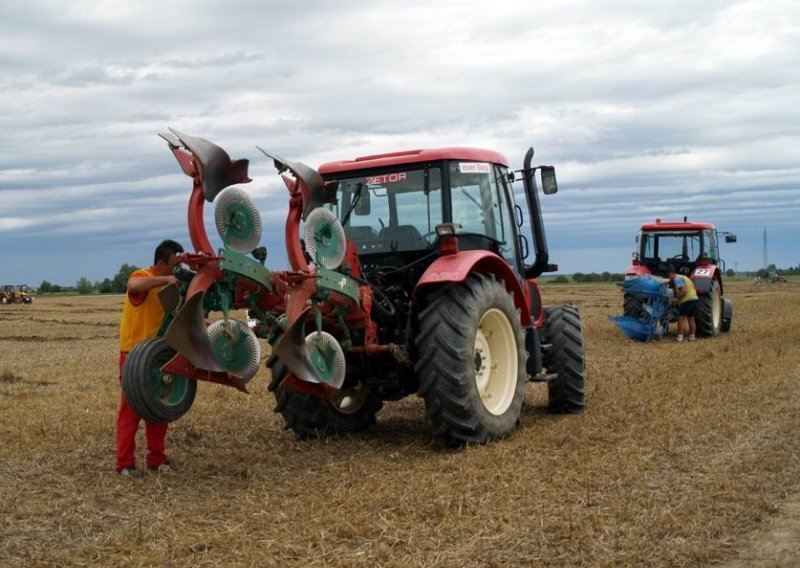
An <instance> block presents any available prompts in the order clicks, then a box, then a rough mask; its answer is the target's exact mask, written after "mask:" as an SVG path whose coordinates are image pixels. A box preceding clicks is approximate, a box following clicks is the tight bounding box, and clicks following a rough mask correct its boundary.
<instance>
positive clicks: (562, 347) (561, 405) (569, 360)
mask: <svg viewBox="0 0 800 568" xmlns="http://www.w3.org/2000/svg"><path fill="white" fill-rule="evenodd" d="M544 320H545V323H544V325H545V335H546V336H547V341H548V342H549V343H550V345H551V347H550V351H549V352H547V353H546V355H545V357H544V361H543V364H544V366H545V367H546V368H547V370H548V371H549V372H550V373H555V374H557V375H558V378H556V379H554V380H552V381H550V382H548V383H547V390H548V395H549V401H548V410H549V411H550V412H556V413H560V414H566V413H576V412H583V409H584V407H585V406H586V387H585V370H586V365H585V360H584V349H583V327H582V325H581V315H580V313H579V312H578V308H576V307H574V306H552V307H550V308H547V309H545V311H544Z"/></svg>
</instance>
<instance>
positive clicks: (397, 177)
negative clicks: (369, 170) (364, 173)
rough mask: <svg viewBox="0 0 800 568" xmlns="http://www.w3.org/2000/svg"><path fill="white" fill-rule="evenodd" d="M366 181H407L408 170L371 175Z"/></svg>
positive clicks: (378, 182)
mask: <svg viewBox="0 0 800 568" xmlns="http://www.w3.org/2000/svg"><path fill="white" fill-rule="evenodd" d="M365 181H366V182H367V185H385V184H387V183H397V182H398V181H406V172H398V173H396V174H383V175H380V176H369V177H367V179H366V180H365Z"/></svg>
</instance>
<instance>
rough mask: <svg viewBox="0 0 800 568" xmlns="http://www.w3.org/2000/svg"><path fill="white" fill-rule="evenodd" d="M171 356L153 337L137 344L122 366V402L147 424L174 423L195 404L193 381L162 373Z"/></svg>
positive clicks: (195, 387)
mask: <svg viewBox="0 0 800 568" xmlns="http://www.w3.org/2000/svg"><path fill="white" fill-rule="evenodd" d="M174 356H175V350H174V349H173V348H172V347H170V346H169V345H168V344H167V342H166V341H164V339H163V338H162V337H155V338H153V339H147V340H145V341H142V342H141V343H138V344H136V346H135V347H134V348H133V349H132V350H131V352H130V353H128V356H127V357H126V358H125V363H124V364H123V365H122V392H123V393H124V394H125V400H126V401H127V402H128V406H130V407H131V409H132V410H133V411H134V412H135V413H136V414H138V415H139V416H141V417H142V418H144V419H145V420H147V421H148V422H173V421H175V420H177V419H178V418H180V417H181V416H183V415H184V414H186V412H188V411H189V409H190V408H191V407H192V404H193V403H194V397H195V395H196V394H197V381H196V380H194V379H191V378H189V377H184V376H181V375H173V374H171V373H165V372H163V371H161V367H163V366H164V365H165V364H167V363H168V362H169V360H170V359H172V358H173V357H174Z"/></svg>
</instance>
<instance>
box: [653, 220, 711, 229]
mask: <svg viewBox="0 0 800 568" xmlns="http://www.w3.org/2000/svg"><path fill="white" fill-rule="evenodd" d="M701 229H711V230H713V229H715V227H714V225H712V224H711V223H700V222H692V223H690V222H687V221H683V222H680V223H677V222H676V223H673V222H669V221H668V222H663V221H661V219H656V222H655V223H645V224H644V225H642V231H698V230H701Z"/></svg>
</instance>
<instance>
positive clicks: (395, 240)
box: [380, 225, 422, 250]
mask: <svg viewBox="0 0 800 568" xmlns="http://www.w3.org/2000/svg"><path fill="white" fill-rule="evenodd" d="M380 238H381V241H383V243H384V246H388V247H389V248H390V249H391V250H398V249H399V250H406V249H414V248H418V247H419V244H420V240H421V238H422V235H420V233H419V231H418V230H417V228H416V227H415V226H414V225H396V226H394V227H392V226H391V225H390V226H388V227H384V228H383V229H381V234H380Z"/></svg>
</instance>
